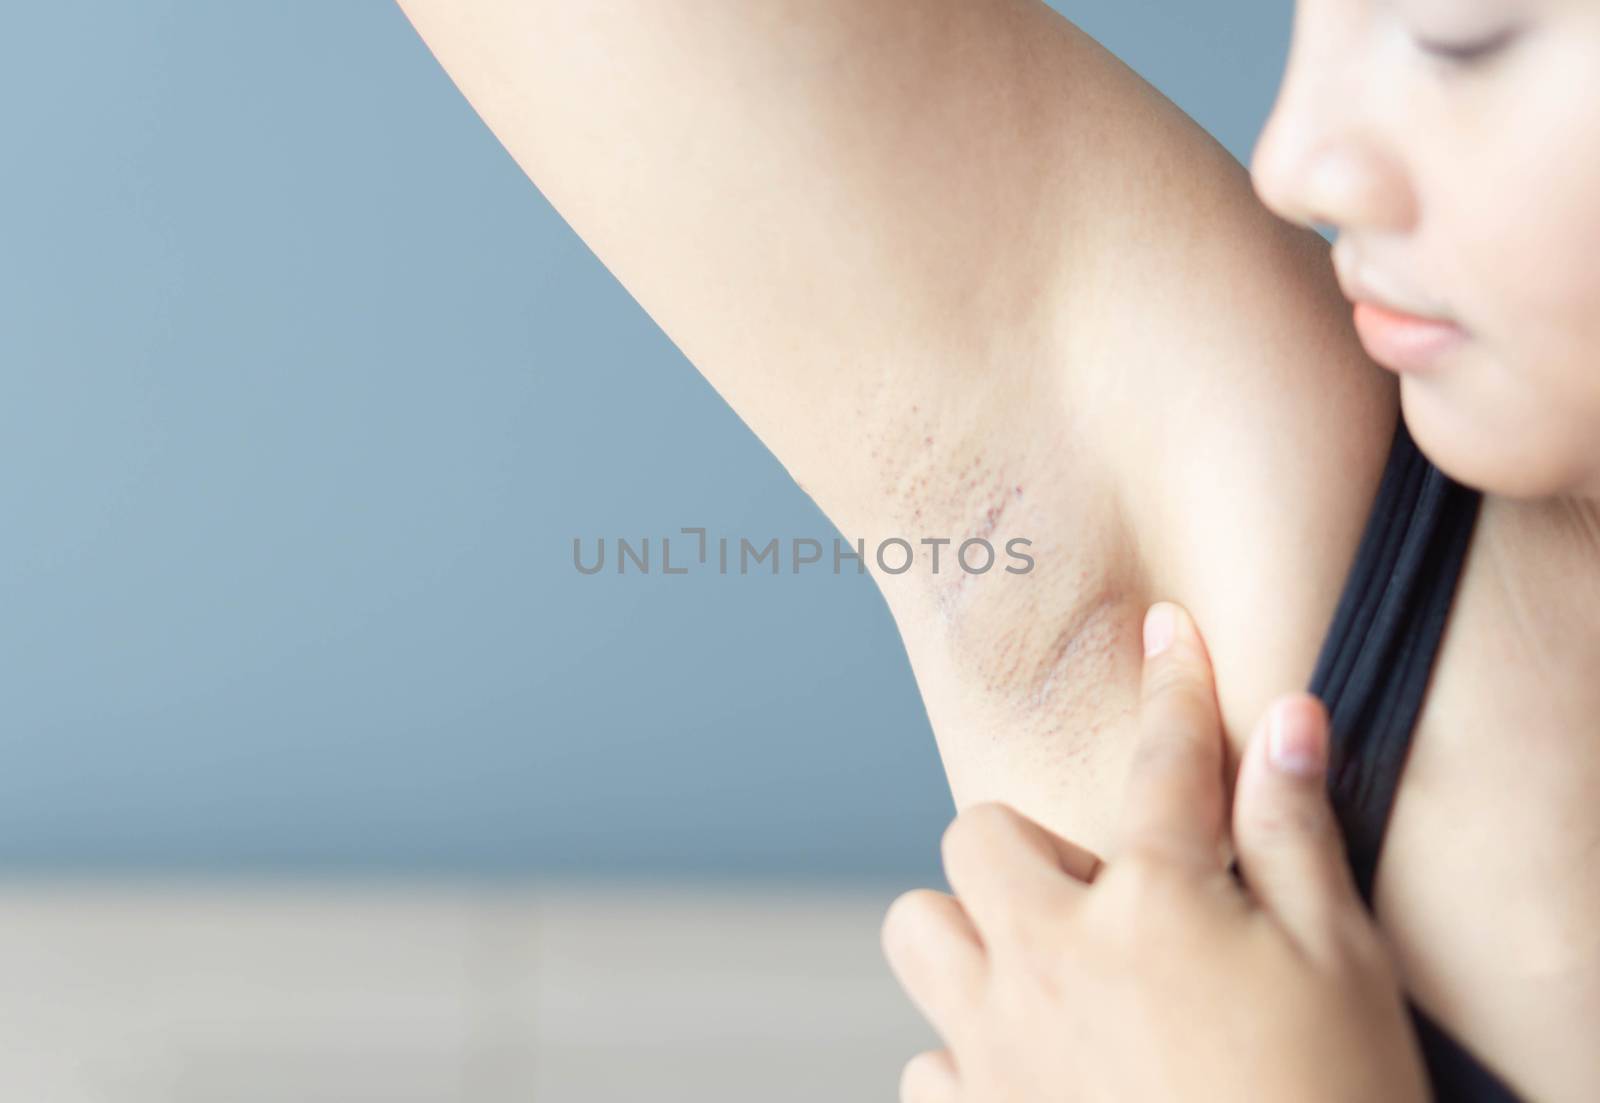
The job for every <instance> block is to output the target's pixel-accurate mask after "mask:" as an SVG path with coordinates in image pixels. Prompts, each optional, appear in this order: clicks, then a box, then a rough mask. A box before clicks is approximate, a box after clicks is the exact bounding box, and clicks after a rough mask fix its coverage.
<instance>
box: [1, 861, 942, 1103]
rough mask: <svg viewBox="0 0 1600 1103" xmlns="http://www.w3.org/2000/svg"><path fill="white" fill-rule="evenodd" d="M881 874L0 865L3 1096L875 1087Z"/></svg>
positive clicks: (452, 1096) (882, 1061)
mask: <svg viewBox="0 0 1600 1103" xmlns="http://www.w3.org/2000/svg"><path fill="white" fill-rule="evenodd" d="M895 891H896V890H894V889H888V888H885V889H882V890H879V889H876V888H873V887H864V886H855V887H850V888H840V889H819V888H809V887H801V888H795V889H790V890H784V889H778V888H773V887H770V886H768V887H763V888H758V889H748V890H747V889H740V888H737V887H727V886H720V887H703V886H679V887H673V886H663V885H647V886H630V885H609V886H607V885H586V886H575V885H568V886H548V887H545V886H539V887H530V888H526V889H510V888H505V887H481V886H463V885H435V886H428V885H418V884H412V885H405V886H387V887H384V886H365V887H339V886H336V885H315V886H298V887H297V886H292V885H276V886H273V885H255V886H252V885H241V884H213V885H207V884H203V883H201V884H188V885H167V886H165V887H158V886H148V885H147V886H137V885H128V884H95V883H79V884H60V883H56V884H45V883H21V882H17V883H10V884H0V1100H6V1101H17V1103H23V1101H26V1103H35V1101H37V1103H155V1101H160V1103H191V1101H193V1103H201V1101H203V1103H233V1101H238V1103H258V1101H259V1103H265V1101H268V1100H271V1101H274V1103H278V1101H294V1103H334V1101H338V1103H364V1101H383V1103H413V1101H415V1103H422V1101H427V1103H447V1101H471V1103H480V1101H481V1103H499V1101H502V1100H508V1101H509V1100H537V1101H539V1103H602V1101H603V1103H633V1101H639V1103H646V1101H648V1103H658V1101H659V1103H672V1101H679V1100H682V1101H686V1103H687V1101H693V1103H721V1101H730V1103H731V1101H734V1100H737V1101H740V1103H748V1101H756V1100H760V1101H764V1103H784V1101H789V1100H795V1101H799V1100H805V1101H807V1103H814V1101H819V1100H827V1101H830V1103H853V1101H856V1100H861V1101H887V1103H893V1100H894V1099H895V1098H896V1083H897V1080H898V1077H899V1070H900V1066H901V1065H902V1064H903V1063H904V1062H905V1061H906V1060H907V1059H908V1058H909V1057H910V1056H911V1055H912V1054H914V1053H916V1052H917V1051H918V1050H921V1049H926V1048H929V1047H930V1046H932V1045H933V1044H934V1041H935V1040H934V1037H933V1035H932V1034H931V1033H930V1031H929V1030H928V1028H927V1027H926V1026H925V1025H924V1024H923V1023H922V1022H921V1020H920V1019H919V1018H918V1016H917V1015H916V1013H915V1012H914V1011H912V1010H911V1008H910V1006H909V1005H908V1004H907V1003H906V1001H905V999H904V997H903V996H902V995H901V993H900V991H899V989H898V987H897V986H896V985H895V983H894V980H893V978H892V977H891V976H890V974H889V972H888V968H887V967H886V966H885V965H884V963H883V959H882V955H881V952H880V950H879V948H878V926H879V923H880V921H881V919H882V916H883V912H884V909H885V908H886V907H887V906H888V903H889V901H890V900H891V899H892V898H893V896H894V893H895Z"/></svg>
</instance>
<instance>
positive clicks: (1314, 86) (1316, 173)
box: [1250, 55, 1417, 232]
mask: <svg viewBox="0 0 1600 1103" xmlns="http://www.w3.org/2000/svg"><path fill="white" fill-rule="evenodd" d="M1324 56H1326V55H1324ZM1313 64H1315V65H1318V66H1319V67H1320V68H1319V69H1315V70H1314V69H1312V68H1311V66H1312V65H1313ZM1339 76H1340V74H1339V73H1338V72H1337V71H1330V70H1329V69H1328V68H1327V62H1326V61H1317V62H1313V61H1309V60H1291V63H1290V66H1289V71H1288V72H1287V73H1286V74H1285V77H1284V83H1283V87H1282V88H1281V89H1280V91H1279V93H1278V100H1277V103H1276V104H1274V106H1273V109H1272V115H1271V117H1270V118H1268V120H1267V124H1266V126H1265V128H1264V129H1263V130H1262V133H1261V137H1260V139H1259V140H1258V141H1257V143H1256V148H1255V151H1254V153H1253V155H1252V157H1251V166H1250V175H1251V180H1252V182H1253V184H1254V186H1255V190H1256V195H1257V196H1259V197H1260V199H1261V201H1262V202H1263V203H1265V204H1266V205H1267V207H1268V208H1269V209H1271V210H1272V211H1274V212H1275V213H1276V214H1278V215H1279V216H1280V217H1282V218H1285V219H1288V220H1289V221H1290V222H1296V223H1299V224H1301V225H1305V226H1315V225H1318V224H1322V225H1328V226H1332V227H1334V228H1336V229H1338V230H1339V231H1341V232H1345V231H1349V230H1368V231H1388V232H1401V231H1404V230H1406V229H1408V228H1410V226H1411V225H1412V224H1413V223H1414V222H1415V220H1416V217H1417V211H1416V203H1415V198H1414V195H1413V192H1412V189H1411V186H1410V184H1409V181H1408V179H1407V174H1406V171H1405V165H1404V161H1403V160H1402V158H1401V157H1400V156H1399V154H1398V151H1397V150H1396V149H1395V148H1393V147H1392V146H1391V145H1390V144H1389V143H1388V141H1387V140H1386V137H1385V135H1384V132H1383V125H1382V118H1381V116H1377V115H1375V114H1369V113H1368V112H1367V111H1366V110H1365V106H1364V104H1363V102H1362V95H1361V92H1360V91H1359V90H1358V89H1359V85H1356V86H1355V87H1349V88H1346V86H1345V83H1344V81H1342V80H1340V79H1339Z"/></svg>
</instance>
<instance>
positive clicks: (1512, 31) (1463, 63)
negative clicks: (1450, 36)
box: [1415, 27, 1521, 68]
mask: <svg viewBox="0 0 1600 1103" xmlns="http://www.w3.org/2000/svg"><path fill="white" fill-rule="evenodd" d="M1520 33H1521V28H1518V27H1507V28H1506V29H1505V30H1503V31H1500V32H1499V33H1497V34H1492V35H1490V36H1489V37H1488V38H1481V39H1479V40H1477V41H1476V42H1463V43H1459V44H1458V43H1454V42H1429V41H1427V40H1425V39H1421V38H1417V39H1415V41H1416V44H1417V49H1419V50H1421V51H1422V52H1423V53H1425V54H1427V55H1428V56H1429V57H1435V58H1438V59H1439V60H1441V61H1445V62H1448V63H1449V64H1451V65H1457V66H1460V67H1462V68H1466V67H1468V66H1472V65H1477V64H1480V63H1482V62H1485V61H1487V60H1489V59H1490V58H1492V57H1494V56H1495V55H1496V54H1499V53H1501V52H1503V51H1504V50H1505V48H1506V47H1507V46H1509V45H1511V43H1512V42H1513V41H1515V40H1516V38H1517V37H1518V35H1519V34H1520Z"/></svg>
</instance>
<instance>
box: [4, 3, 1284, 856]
mask: <svg viewBox="0 0 1600 1103" xmlns="http://www.w3.org/2000/svg"><path fill="white" fill-rule="evenodd" d="M907 2H911V0H907ZM1057 6H1058V7H1060V8H1061V10H1063V11H1064V12H1066V13H1067V14H1068V15H1069V16H1071V17H1072V18H1073V19H1074V20H1076V21H1077V22H1078V23H1079V24H1080V25H1081V26H1083V27H1084V28H1085V29H1087V30H1088V31H1089V32H1090V33H1091V34H1094V35H1095V36H1096V37H1098V38H1099V39H1100V40H1101V41H1103V42H1105V43H1106V44H1107V45H1108V46H1109V47H1110V48H1111V49H1113V50H1114V51H1115V52H1116V53H1118V54H1119V55H1120V56H1122V57H1123V58H1124V59H1125V60H1127V61H1128V62H1129V63H1130V64H1131V65H1132V66H1133V67H1134V68H1135V69H1137V70H1138V71H1140V72H1141V73H1143V74H1144V75H1145V76H1146V77H1148V78H1149V79H1150V80H1151V81H1152V82H1154V83H1155V84H1156V85H1157V86H1158V87H1160V88H1161V89H1162V90H1163V91H1164V92H1166V93H1167V94H1168V95H1169V96H1171V97H1172V98H1173V99H1174V100H1176V101H1177V102H1178V103H1179V104H1180V105H1181V106H1183V107H1184V108H1185V109H1186V110H1187V111H1189V113H1190V114H1191V115H1193V116H1194V117H1195V118H1196V119H1198V120H1199V121H1200V122H1201V123H1202V124H1203V125H1205V126H1206V127H1207V128H1208V129H1210V130H1211V131H1212V132H1213V133H1214V134H1216V135H1217V136H1218V137H1219V138H1220V139H1221V140H1222V141H1223V142H1224V143H1225V144H1226V145H1227V146H1228V147H1229V148H1230V149H1231V150H1233V152H1234V154H1235V155H1236V156H1238V157H1240V158H1241V159H1247V158H1248V153H1249V150H1250V147H1251V145H1252V143H1253V141H1254V138H1255V135H1256V133H1257V131H1258V130H1259V127H1260V125H1261V123H1262V121H1263V120H1264V118H1265V116H1266V112H1267V110H1268V108H1269V107H1270V104H1271V100H1272V96H1273V91H1274V87H1275V84H1276V81H1277V78H1278V75H1279V72H1280V68H1281V65H1282V61H1283V56H1284V50H1285V47H1286V43H1287V38H1288V31H1289V20H1290V10H1289V7H1290V5H1289V3H1288V0H1282V2H1281V3H1273V4H1263V3H1254V2H1252V3H1246V4H1235V5H1221V6H1219V5H1211V4H1208V5H1196V4H1193V3H1190V2H1188V0H1116V2H1115V3H1109V2H1102V3H1087V2H1075V3H1061V4H1058V5H1057ZM6 40H7V49H6V51H5V54H6V58H5V64H4V65H3V66H0V137H3V139H4V152H3V156H4V158H5V171H4V173H3V174H0V724H3V728H0V746H3V749H4V759H3V763H0V867H4V868H9V869H11V870H24V869H77V870H107V869H108V870H130V869H135V870H173V869H180V870H219V871H220V870H292V871H363V870H367V871H371V870H385V871H393V870H405V871H439V870H445V871H465V872H497V871H518V872H582V871H598V872H623V871H641V870H650V871H659V872H686V873H698V874H707V873H733V874H746V873H757V872H760V873H766V874H773V873H776V874H780V875H793V874H852V873H863V874H867V873H886V872H888V873H897V874H898V873H914V874H917V875H919V876H920V875H924V874H928V873H930V872H931V871H933V870H934V869H935V868H936V866H935V851H936V846H937V838H938V832H939V830H940V829H941V828H942V826H943V824H944V823H945V821H946V820H947V819H948V817H949V815H950V811H951V808H950V802H949V797H948V794H947V791H946V789H945V785H944V779H943V774H942V772H941V770H940V768H939V763H938V758H937V755H936V753H935V750H934V746H933V741H932V736H931V734H930V732H929V730H928V726H927V721H926V718H925V717H924V716H923V713H922V710H921V706H920V703H919V701H918V698H917V694H916V689H915V686H914V684H913V681H912V678H911V674H910V670H909V668H908V666H907V664H906V660H905V657H904V655H903V653H902V651H901V649H900V645H899V641H898V637H897V636H896V634H895V631H894V627H893V624H892V622H891V621H890V619H889V616H888V613H887V610H886V609H885V607H884V606H883V604H882V602H881V601H880V599H879V598H878V596H877V594H876V592H875V590H874V589H873V587H872V586H871V583H870V582H869V581H867V580H865V579H856V578H853V577H846V578H834V577H832V576H831V575H829V574H827V573H813V574H811V575H805V574H802V575H800V576H799V577H795V576H792V575H788V574H785V575H782V576H780V577H778V578H772V577H769V576H755V577H751V578H745V579H739V578H731V577H730V578H719V577H716V576H715V575H690V576H688V577H685V578H677V577H674V578H664V577H661V576H659V575H655V576H651V577H649V578H640V577H627V578H616V577H615V576H610V575H603V576H599V577H596V578H583V577H580V576H578V575H577V574H576V573H575V572H574V570H573V568H572V566H571V540H572V538H573V537H574V536H578V535H584V536H590V537H593V536H599V535H606V536H612V537H615V536H619V535H625V536H631V537H641V536H646V535H652V536H659V535H660V534H661V533H664V532H671V531H674V530H676V529H677V528H678V527H679V526H681V525H686V524H703V525H705V526H707V527H709V528H710V529H711V530H712V531H713V532H722V533H729V534H739V533H747V534H750V535H752V536H763V535H777V534H783V535H790V534H793V535H812V536H815V537H818V538H822V539H831V537H832V535H833V530H832V529H831V527H830V526H829V525H828V524H827V522H826V521H825V520H824V519H823V518H822V517H821V515H819V514H818V513H817V512H816V510H815V508H814V507H813V506H812V505H811V504H810V502H809V501H808V500H807V499H806V498H805V496H804V495H803V494H801V493H800V492H799V491H798V490H797V489H796V488H795V487H794V486H793V485H792V484H791V483H790V482H789V480H788V479H787V477H786V476H785V474H784V472H783V470H782V468H781V467H780V466H779V465H778V464H777V462H776V461H775V460H773V459H772V458H771V456H769V455H768V454H767V453H766V452H765V450H764V449H763V448H762V447H761V446H760V445H759V444H758V443H757V442H756V441H755V439H754V438H753V437H752V436H751V435H750V434H749V433H748V432H747V431H746V430H745V429H744V427H743V426H742V424H741V423H740V422H739V421H738V419H737V418H736V417H735V416H734V415H733V414H732V413H731V412H730V411H729V410H728V409H727V408H726V407H725V406H724V405H723V404H722V402H721V400H720V399H719V398H718V397H717V396H716V395H715V393H714V392H712V391H711V389H710V388H709V387H708V386H707V385H706V384H704V383H703V382H702V381H701V380H700V378H699V377H698V376H697V375H696V374H695V373H694V371H693V369H692V368H691V367H690V366H689V365H688V364H687V363H686V362H685V361H684V360H683V359H682V357H681V356H680V355H679V354H678V353H677V352H676V350H675V349H674V348H673V347H672V345H671V344H670V343H669V342H668V341H667V340H666V338H665V337H663V336H662V335H661V334H660V333H659V332H658V331H657V330H656V329H655V327H654V326H653V324H652V323H651V322H650V320H649V319H648V317H646V316H645V315H644V313H643V312H642V311H641V310H640V309H639V308H638V307H637V306H636V305H635V304H634V303H633V302H632V300H630V299H629V298H628V296H627V294H626V293H625V292H624V291H623V290H622V289H621V288H620V287H619V286H618V285H617V284H616V283H615V281H613V280H612V279H611V278H610V276H609V275H608V274H607V273H606V272H605V270H604V269H603V268H602V267H601V266H600V264H599V263H598V262H597V261H595V260H594V259H593V258H592V257H591V256H590V255H589V253H588V252H587V250H586V249H585V248H584V246H583V245H582V243H581V242H579V241H578V240H577V239H576V238H575V237H574V236H573V234H572V233H571V231H569V230H568V229H567V228H566V226H565V225H564V224H563V223H562V222H561V221H560V220H559V219H558V218H557V217H556V216H555V214H554V213H553V212H552V211H551V210H550V208H549V207H548V205H547V204H546V203H545V202H544V200H543V199H542V198H541V197H540V195H539V194H538V192H537V191H536V190H535V189H534V188H533V186H532V185H531V184H530V183H529V182H528V181H527V180H526V178H525V177H524V176H523V175H522V174H521V172H520V171H519V170H518V169H517V168H516V166H515V165H514V164H513V163H512V161H511V159H510V158H509V157H508V156H507V155H506V154H505V153H504V152H503V151H502V150H501V148H500V147H499V145H498V144H497V143H496V142H495V141H494V139H493V138H492V137H491V135H490V134H489V133H488V131H487V130H486V129H485V127H484V126H483V125H482V123H480V122H479V120H478V119H477V117H476V116H475V115H474V114H473V113H472V111H471V110H470V108H469V107H468V106H467V104H466V103H465V101H464V100H463V99H462V98H461V97H460V95H459V94H458V93H457V92H456V91H455V89H454V87H453V86H452V85H451V84H450V82H449V80H448V79H447V78H446V77H445V75H444V74H443V72H442V71H441V70H440V69H439V68H438V66H437V65H436V64H435V62H434V61H433V59H432V57H431V56H430V55H429V54H428V53H427V51H426V50H425V48H424V47H423V45H422V43H421V42H420V40H418V39H417V38H416V36H415V34H414V33H413V32H412V30H411V28H410V26H409V24H407V23H406V21H405V19H404V18H403V16H402V15H401V13H400V11H399V9H398V8H397V7H395V6H393V5H392V4H389V3H386V2H379V0H359V2H344V3H328V2H326V0H283V2H279V3H274V4H218V3H215V2H201V0H142V2H139V3H127V2H126V0H51V2H50V3H39V4H25V5H18V6H17V7H16V8H15V9H14V10H11V11H9V12H8V14H7V17H6Z"/></svg>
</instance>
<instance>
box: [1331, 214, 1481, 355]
mask: <svg viewBox="0 0 1600 1103" xmlns="http://www.w3.org/2000/svg"><path fill="white" fill-rule="evenodd" d="M1342 246H1344V242H1343V241H1341V242H1339V243H1337V244H1336V245H1335V246H1334V250H1333V260H1334V267H1335V269H1336V270H1337V271H1338V274H1339V285H1340V287H1341V288H1342V289H1343V291H1344V293H1345V297H1346V298H1348V299H1349V300H1350V301H1351V302H1352V303H1354V304H1355V325H1356V332H1357V333H1358V334H1359V335H1360V337H1361V343H1362V344H1363V345H1364V346H1365V347H1366V350H1367V354H1368V355H1370V356H1371V357H1372V358H1373V359H1374V360H1376V361H1378V363H1380V364H1383V365H1384V366H1386V367H1389V368H1392V369H1394V370H1395V371H1402V372H1412V371H1422V370H1425V369H1426V368H1429V367H1431V366H1433V365H1434V364H1435V363H1437V362H1438V360H1439V358H1440V357H1442V356H1443V355H1445V354H1446V353H1448V352H1449V351H1450V350H1451V349H1453V348H1455V347H1457V346H1458V345H1460V344H1461V342H1462V341H1464V340H1465V339H1466V331H1465V330H1464V329H1462V327H1461V326H1460V325H1459V324H1457V323H1456V322H1454V321H1452V320H1451V319H1449V318H1447V317H1445V316H1444V314H1443V312H1442V311H1439V310H1436V309H1433V308H1431V307H1423V306H1419V305H1417V303H1418V301H1419V300H1418V297H1417V296H1407V295H1398V294H1395V293H1394V291H1393V289H1392V287H1391V286H1390V285H1389V284H1388V283H1386V282H1382V281H1378V280H1375V279H1374V278H1373V273H1372V271H1371V269H1370V268H1368V267H1367V266H1365V265H1360V264H1357V263H1356V261H1355V258H1354V256H1353V255H1352V254H1351V253H1350V251H1349V249H1348V248H1347V247H1342Z"/></svg>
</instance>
